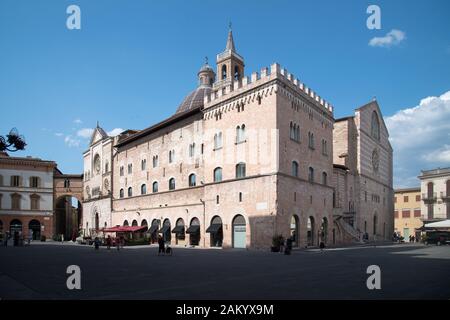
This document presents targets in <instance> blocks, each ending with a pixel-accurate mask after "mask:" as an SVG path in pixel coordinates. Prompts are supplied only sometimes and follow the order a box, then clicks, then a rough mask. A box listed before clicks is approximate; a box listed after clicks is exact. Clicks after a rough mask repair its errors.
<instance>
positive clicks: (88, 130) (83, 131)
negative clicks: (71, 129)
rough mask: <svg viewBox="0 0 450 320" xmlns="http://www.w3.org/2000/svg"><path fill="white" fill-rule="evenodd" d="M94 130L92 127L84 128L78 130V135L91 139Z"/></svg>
mask: <svg viewBox="0 0 450 320" xmlns="http://www.w3.org/2000/svg"><path fill="white" fill-rule="evenodd" d="M93 132H94V129H92V128H83V129H80V130H78V131H77V136H79V137H81V138H84V139H89V138H90V137H91V136H92V133H93Z"/></svg>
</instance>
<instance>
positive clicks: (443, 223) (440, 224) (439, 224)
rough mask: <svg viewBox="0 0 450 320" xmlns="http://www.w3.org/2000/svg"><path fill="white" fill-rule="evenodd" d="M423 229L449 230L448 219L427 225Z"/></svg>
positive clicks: (449, 221) (449, 222) (449, 223)
mask: <svg viewBox="0 0 450 320" xmlns="http://www.w3.org/2000/svg"><path fill="white" fill-rule="evenodd" d="M425 228H450V219H449V220H442V221H437V222H432V223H427V224H426V225H425Z"/></svg>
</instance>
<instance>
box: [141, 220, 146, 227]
mask: <svg viewBox="0 0 450 320" xmlns="http://www.w3.org/2000/svg"><path fill="white" fill-rule="evenodd" d="M146 226H148V223H147V220H145V219H144V220H142V221H141V227H146Z"/></svg>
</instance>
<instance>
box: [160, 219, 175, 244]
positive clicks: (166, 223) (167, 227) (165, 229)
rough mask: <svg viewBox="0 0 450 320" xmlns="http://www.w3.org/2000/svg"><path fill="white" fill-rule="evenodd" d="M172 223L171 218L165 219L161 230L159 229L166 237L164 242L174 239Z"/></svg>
mask: <svg viewBox="0 0 450 320" xmlns="http://www.w3.org/2000/svg"><path fill="white" fill-rule="evenodd" d="M170 227H171V225H170V220H169V218H167V219H165V220H164V222H163V226H162V228H161V230H159V233H161V234H162V237H163V239H164V242H169V243H170V241H171V240H172V235H171V234H170V231H171V228H170Z"/></svg>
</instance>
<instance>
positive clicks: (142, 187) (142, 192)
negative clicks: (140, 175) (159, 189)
mask: <svg viewBox="0 0 450 320" xmlns="http://www.w3.org/2000/svg"><path fill="white" fill-rule="evenodd" d="M146 193H147V185H146V184H145V183H144V184H143V185H141V194H146Z"/></svg>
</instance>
